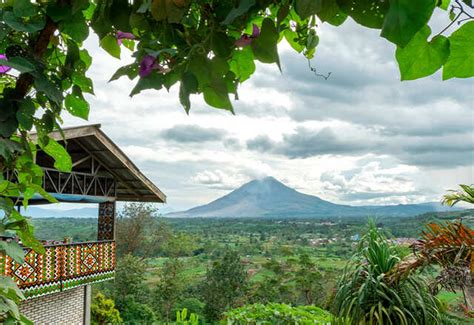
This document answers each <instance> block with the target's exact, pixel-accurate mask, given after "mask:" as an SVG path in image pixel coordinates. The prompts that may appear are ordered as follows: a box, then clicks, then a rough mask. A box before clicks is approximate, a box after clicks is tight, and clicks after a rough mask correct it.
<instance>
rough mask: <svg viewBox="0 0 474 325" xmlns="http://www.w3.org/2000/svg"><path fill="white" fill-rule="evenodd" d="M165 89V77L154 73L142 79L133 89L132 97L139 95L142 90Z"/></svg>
mask: <svg viewBox="0 0 474 325" xmlns="http://www.w3.org/2000/svg"><path fill="white" fill-rule="evenodd" d="M161 88H163V75H162V74H159V73H157V72H155V71H153V72H152V73H151V74H150V75H149V76H147V77H144V78H140V79H139V80H138V82H137V84H136V85H135V87H134V88H133V89H132V92H131V93H130V97H133V96H135V95H136V94H139V93H140V92H141V91H142V90H145V89H156V90H160V89H161Z"/></svg>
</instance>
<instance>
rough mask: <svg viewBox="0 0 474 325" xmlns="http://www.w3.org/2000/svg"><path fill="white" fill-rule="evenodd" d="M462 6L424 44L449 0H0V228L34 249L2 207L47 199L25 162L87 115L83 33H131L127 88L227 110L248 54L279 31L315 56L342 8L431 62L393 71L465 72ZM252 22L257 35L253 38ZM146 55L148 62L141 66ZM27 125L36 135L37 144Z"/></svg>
mask: <svg viewBox="0 0 474 325" xmlns="http://www.w3.org/2000/svg"><path fill="white" fill-rule="evenodd" d="M467 5H469V4H468V2H467V1H463V2H460V1H456V5H452V10H451V11H450V12H447V15H449V16H450V17H451V18H452V19H453V23H452V24H451V25H450V26H456V25H455V23H458V25H457V26H458V27H457V28H455V29H456V30H455V31H454V32H453V33H452V35H450V36H446V38H447V40H446V39H444V38H436V39H434V40H431V41H430V42H429V44H428V45H427V44H424V43H423V42H422V41H421V44H420V41H418V40H417V41H414V42H415V43H414V44H412V45H409V44H410V42H411V41H412V39H413V38H414V37H415V35H417V33H419V32H420V31H421V30H423V29H424V28H426V26H427V24H428V23H429V21H430V19H431V17H432V14H433V11H434V8H435V7H436V6H440V7H441V8H443V9H447V8H448V2H447V1H435V0H418V1H410V0H390V1H381V2H377V5H374V2H373V1H365V0H364V1H353V0H321V1H310V0H296V1H276V2H270V1H253V0H241V1H210V0H204V1H198V2H196V1H185V0H175V1H171V0H137V1H124V0H99V1H91V0H71V1H60V0H55V1H35V2H32V1H27V0H16V1H4V2H2V3H1V4H0V16H1V17H2V22H1V26H0V27H1V31H0V53H1V54H5V55H6V57H7V59H6V60H2V61H1V62H0V64H1V65H3V66H9V67H11V68H12V69H13V70H14V71H13V72H14V73H13V74H4V75H2V79H1V83H0V169H1V170H0V175H1V176H0V182H2V183H3V184H5V183H4V182H9V183H8V186H5V185H3V184H2V185H0V189H3V188H6V190H2V191H1V195H2V197H0V200H1V202H0V205H1V206H2V210H3V211H4V214H3V215H4V217H3V219H2V224H1V226H2V228H1V231H2V233H3V232H6V231H13V232H15V233H17V234H18V236H19V237H20V238H21V239H22V242H23V244H25V245H26V246H29V247H32V248H33V249H35V250H37V251H38V252H41V251H42V248H41V245H40V244H39V242H38V241H37V240H35V238H34V236H33V228H32V226H31V225H30V224H29V222H28V221H27V220H26V219H25V218H24V217H23V216H21V215H20V214H18V213H14V212H12V210H14V209H13V206H14V204H15V203H16V202H14V201H13V199H12V198H18V197H20V196H23V198H24V200H23V202H22V203H23V205H24V206H25V207H26V206H27V205H28V200H29V199H30V198H31V197H33V195H34V194H36V193H38V194H40V195H42V196H44V197H45V198H46V199H48V200H51V201H53V202H54V199H53V198H52V197H51V196H50V195H48V194H47V193H45V192H44V191H42V188H41V185H42V184H41V182H42V176H43V175H42V171H41V169H40V168H39V167H38V166H37V165H36V163H35V151H36V149H37V148H36V145H39V147H40V148H41V150H44V151H45V152H47V154H49V155H51V156H52V157H53V158H54V159H55V167H56V168H58V169H60V170H62V171H69V170H70V169H71V160H70V158H69V157H68V155H67V153H66V152H65V150H63V149H60V147H61V144H60V143H58V142H55V141H52V140H48V134H49V133H50V132H51V131H54V130H58V129H60V126H61V123H62V121H63V118H62V113H63V112H64V111H65V110H66V111H68V112H69V113H71V114H73V115H75V116H78V117H81V118H84V119H86V118H87V117H88V113H89V105H88V103H87V101H86V100H85V98H84V97H83V93H84V92H86V93H93V85H92V81H91V80H89V79H88V78H87V76H86V73H87V69H88V68H89V67H90V64H91V57H90V56H89V55H88V53H87V50H86V49H85V48H84V44H85V43H84V40H85V39H86V38H87V37H88V35H89V32H90V31H93V32H94V33H95V34H97V35H98V37H99V40H100V41H99V45H100V46H101V47H102V48H103V49H104V50H105V51H107V52H108V53H109V54H110V55H111V56H112V57H115V58H120V53H121V47H120V45H119V43H118V42H117V37H118V32H126V33H130V35H132V36H133V37H129V39H127V40H122V41H123V45H124V46H125V47H127V48H129V49H131V50H132V51H133V57H134V58H135V60H136V61H135V62H134V63H133V64H132V67H131V68H130V69H129V67H127V68H125V69H124V70H125V71H124V70H121V71H120V72H118V74H119V75H127V76H128V77H129V78H130V79H133V80H135V79H137V78H138V80H137V81H136V83H135V87H133V89H132V91H131V96H133V95H137V94H139V93H140V91H142V90H145V89H155V90H159V89H161V88H163V86H164V87H165V88H167V89H169V88H170V87H172V86H173V85H175V84H177V83H180V91H179V101H180V103H181V104H182V105H183V107H184V108H185V110H186V111H187V112H189V110H190V109H191V101H190V96H191V95H192V94H200V95H202V96H203V97H204V100H205V101H206V103H207V104H208V105H210V106H212V107H215V108H220V109H225V110H228V111H231V112H233V106H232V102H231V100H230V97H231V95H234V96H235V98H238V86H239V85H240V84H241V83H242V82H244V81H245V80H247V79H248V78H249V77H250V76H251V75H252V74H253V73H254V71H255V63H254V61H255V60H259V61H261V62H264V63H277V64H278V65H280V63H279V56H278V51H277V44H278V43H279V42H280V41H281V40H282V39H283V38H285V39H286V40H287V41H288V42H289V43H290V45H291V47H292V48H293V49H295V50H296V51H297V52H299V53H302V54H303V55H304V56H305V57H306V58H308V59H311V58H312V57H313V56H314V55H315V50H316V47H317V44H318V42H319V36H317V28H318V24H317V19H319V20H321V21H323V22H329V23H330V24H333V25H340V24H342V23H343V22H344V21H345V19H346V18H347V16H351V17H352V18H353V19H354V20H355V21H356V22H358V23H359V24H361V25H363V26H367V27H370V28H377V29H381V35H382V37H385V38H386V39H388V40H389V41H391V42H393V43H394V44H396V45H397V46H398V47H400V48H402V49H403V48H405V47H406V46H410V48H409V49H408V50H407V51H408V52H409V53H411V52H412V51H413V52H416V53H419V52H420V51H421V52H422V53H423V54H424V55H423V60H430V61H432V62H430V63H426V62H413V57H412V55H402V54H400V55H398V57H397V59H398V61H399V63H400V67H401V72H402V78H403V79H415V78H420V77H424V76H426V75H429V74H431V73H434V72H435V71H436V70H437V69H438V68H440V67H441V66H440V65H442V66H443V79H449V78H455V77H456V78H468V77H472V76H473V75H474V65H473V62H474V60H473V57H472V53H474V51H473V48H472V47H473V44H474V42H473V39H472V37H473V36H472V35H474V33H473V26H474V25H473V23H474V22H472V21H469V20H471V19H472V16H471V15H469V14H466V11H465V6H467ZM466 21H467V22H466ZM254 24H255V25H256V26H257V27H258V28H259V30H260V33H256V34H255V35H253V34H254V33H253V32H252V35H251V34H250V30H251V29H252V28H253V25H254ZM89 27H91V28H89ZM446 30H448V29H445V30H443V31H441V33H444V32H445V31H446ZM241 39H244V40H247V41H248V42H247V44H246V45H247V46H248V48H249V49H250V50H247V49H243V50H240V49H237V46H236V42H237V41H239V40H241ZM448 42H449V48H450V52H449V56H448V57H447V59H446V53H447V52H446V48H447V44H448ZM399 51H402V50H399ZM147 57H148V59H149V58H150V57H151V58H152V60H153V62H149V63H150V64H148V65H147V64H146V62H145V60H144V58H147ZM425 58H426V59H425ZM137 71H138V72H139V73H137ZM119 75H117V74H116V75H114V76H113V77H112V79H115V78H117V77H118V76H119ZM30 131H36V132H37V135H36V137H35V141H33V139H32V137H31V136H29V134H28V132H30ZM6 171H9V173H8V175H12V176H11V177H10V179H8V180H5V179H4V178H5V177H4V175H6ZM19 175H21V177H13V176H19ZM2 252H3V250H2ZM7 314H8V313H7ZM14 314H15V313H14ZM9 315H10V314H9ZM15 315H16V314H15ZM15 319H16V320H18V321H20V319H19V318H18V317H16V316H15Z"/></svg>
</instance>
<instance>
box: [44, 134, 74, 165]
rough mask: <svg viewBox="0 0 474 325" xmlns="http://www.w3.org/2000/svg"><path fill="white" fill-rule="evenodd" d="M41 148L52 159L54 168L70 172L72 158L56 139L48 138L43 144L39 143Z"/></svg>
mask: <svg viewBox="0 0 474 325" xmlns="http://www.w3.org/2000/svg"><path fill="white" fill-rule="evenodd" d="M40 146H41V149H43V151H44V152H46V154H47V155H48V156H50V157H51V158H53V159H54V168H56V169H57V170H60V171H62V172H70V171H71V169H72V160H71V156H69V154H68V152H67V151H66V149H64V147H63V146H62V145H60V144H59V143H58V142H57V141H56V140H54V139H51V138H50V139H49V141H48V143H47V144H46V145H45V146H44V145H41V142H40Z"/></svg>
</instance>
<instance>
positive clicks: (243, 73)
mask: <svg viewBox="0 0 474 325" xmlns="http://www.w3.org/2000/svg"><path fill="white" fill-rule="evenodd" d="M230 71H232V72H233V73H234V74H235V75H236V76H237V77H238V78H239V80H240V82H244V81H245V80H247V79H248V78H250V76H251V75H252V74H253V73H254V72H255V62H254V60H253V53H252V50H251V49H250V48H249V47H244V48H243V49H242V50H239V49H236V50H234V53H233V55H232V59H231V60H230Z"/></svg>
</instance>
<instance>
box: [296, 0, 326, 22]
mask: <svg viewBox="0 0 474 325" xmlns="http://www.w3.org/2000/svg"><path fill="white" fill-rule="evenodd" d="M320 3H321V1H318V0H295V11H296V13H297V14H298V16H300V18H301V19H306V18H308V17H309V16H312V15H315V14H316V12H317V11H318V9H319V8H320Z"/></svg>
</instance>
